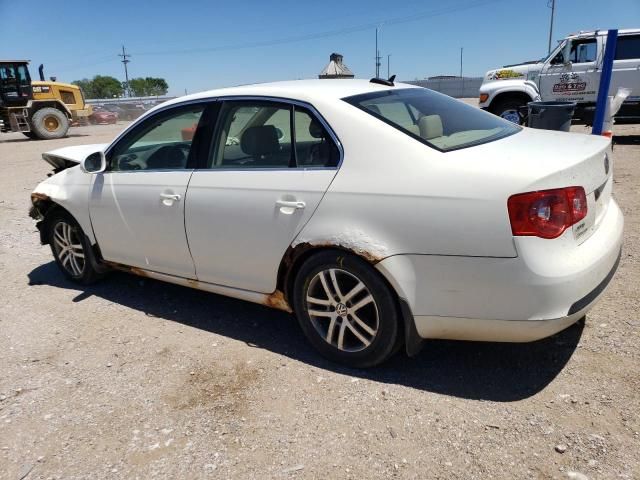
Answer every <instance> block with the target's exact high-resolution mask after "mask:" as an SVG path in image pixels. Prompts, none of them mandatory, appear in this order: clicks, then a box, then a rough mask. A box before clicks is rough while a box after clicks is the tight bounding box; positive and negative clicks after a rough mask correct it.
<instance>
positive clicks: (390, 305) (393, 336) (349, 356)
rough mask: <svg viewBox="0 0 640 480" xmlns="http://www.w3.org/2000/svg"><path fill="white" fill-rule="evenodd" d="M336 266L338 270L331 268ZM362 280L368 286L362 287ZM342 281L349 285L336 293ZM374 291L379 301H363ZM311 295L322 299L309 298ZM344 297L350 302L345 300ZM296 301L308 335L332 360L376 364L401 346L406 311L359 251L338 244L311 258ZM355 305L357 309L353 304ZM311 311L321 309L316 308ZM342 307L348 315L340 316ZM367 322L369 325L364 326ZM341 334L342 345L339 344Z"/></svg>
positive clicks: (301, 275)
mask: <svg viewBox="0 0 640 480" xmlns="http://www.w3.org/2000/svg"><path fill="white" fill-rule="evenodd" d="M331 270H333V272H334V273H333V275H334V276H331V273H329V272H330V271H331ZM321 272H324V273H323V275H324V276H325V279H326V278H329V279H330V281H331V284H330V285H329V287H328V288H329V290H330V293H331V294H334V297H335V298H331V299H330V294H327V293H326V292H327V288H325V285H326V283H323V282H322V280H321V279H320V274H321ZM358 282H361V283H362V284H363V286H364V287H360V286H359V284H358ZM336 283H337V284H338V287H339V288H338V290H339V291H340V290H344V291H342V292H341V293H340V292H339V296H336V295H335V290H336V289H335V288H334V285H335V284H336ZM340 285H342V286H340ZM356 285H358V287H359V288H361V290H359V291H358V292H357V293H356V294H354V295H353V296H352V297H351V299H350V301H347V298H346V297H347V296H348V295H347V294H348V293H351V292H352V291H354V290H356V288H355V286H356ZM368 296H371V298H372V299H373V301H372V302H371V301H369V302H368V303H365V304H364V305H363V306H359V305H361V304H363V302H366V301H367V299H368ZM309 297H311V298H314V299H315V300H316V302H313V301H308V300H307V299H308V298H309ZM324 297H326V298H324ZM320 299H322V301H324V302H330V303H332V304H331V305H330V304H329V303H327V304H326V305H319V304H318V303H317V301H318V300H320ZM329 299H330V300H329ZM337 300H339V301H337ZM351 300H352V301H351ZM342 301H344V303H340V302H342ZM293 304H294V310H295V313H296V316H297V318H298V321H299V322H300V326H301V327H302V331H303V332H304V334H305V336H306V337H307V338H308V339H309V341H310V342H311V344H312V345H313V346H314V347H315V348H316V350H318V351H319V352H320V353H321V354H322V355H323V356H324V357H326V358H328V359H329V360H332V361H334V362H337V363H341V364H343V365H346V366H348V367H353V368H365V367H372V366H374V365H378V364H379V363H382V362H383V361H385V360H386V359H387V358H389V357H390V356H391V355H392V354H393V353H394V351H396V350H397V345H398V342H399V339H398V336H399V332H400V328H399V321H400V317H399V315H398V310H397V307H396V305H397V304H396V299H395V294H394V292H393V291H392V290H391V288H390V287H389V286H388V285H387V283H386V282H385V281H384V279H383V278H382V276H381V275H380V274H379V273H378V272H377V271H376V270H375V269H374V268H373V267H371V265H369V264H368V263H367V262H366V261H364V260H362V259H361V258H359V257H357V256H355V255H351V254H349V253H345V252H340V251H333V250H332V251H324V252H320V253H317V254H315V255H313V256H312V257H310V258H309V259H307V260H306V261H305V262H304V264H303V265H302V266H301V267H300V269H299V270H298V273H297V274H296V277H295V280H294V285H293ZM352 307H356V309H355V310H352ZM310 311H311V312H313V313H316V314H319V315H313V313H312V314H310V313H309V312H310ZM339 312H342V313H343V315H344V317H341V316H339ZM356 312H357V313H356ZM353 315H355V316H356V318H357V321H356V319H355V318H354V316H353ZM334 319H335V320H334ZM374 320H375V321H374ZM344 323H346V325H344V327H343V324H344ZM363 323H364V324H366V326H367V329H365V328H363V327H362V325H363ZM325 326H326V332H325V331H324V327H325ZM332 327H333V328H332ZM330 329H331V334H329V330H330ZM342 331H343V332H344V333H342V335H341V332H342ZM354 332H358V334H359V336H357V335H356V333H354ZM371 332H374V333H371ZM340 337H342V348H339V345H340ZM362 338H364V339H365V340H366V341H363V340H362ZM327 339H329V340H327ZM367 342H368V343H367Z"/></svg>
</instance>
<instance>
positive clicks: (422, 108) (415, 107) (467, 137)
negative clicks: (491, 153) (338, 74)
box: [343, 88, 521, 152]
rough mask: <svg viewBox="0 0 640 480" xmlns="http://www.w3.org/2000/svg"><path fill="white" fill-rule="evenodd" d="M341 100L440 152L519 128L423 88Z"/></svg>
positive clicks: (509, 133)
mask: <svg viewBox="0 0 640 480" xmlns="http://www.w3.org/2000/svg"><path fill="white" fill-rule="evenodd" d="M343 100H344V101H346V102H347V103H350V104H351V105H353V106H355V107H357V108H359V109H361V110H363V111H365V112H367V113H368V114H370V115H372V116H374V117H376V118H378V119H380V120H382V121H383V122H385V123H388V124H389V125H391V126H393V127H395V128H397V129H398V130H400V131H402V132H404V133H406V134H407V135H409V136H411V137H413V138H415V139H416V140H419V141H421V142H422V143H425V144H427V145H429V146H431V147H433V148H436V149H437V150H440V151H443V152H447V151H451V150H457V149H460V148H466V147H471V146H474V145H481V144H483V143H488V142H492V141H495V140H498V139H500V138H504V137H507V136H509V135H513V134H514V133H517V132H519V131H520V130H521V128H520V127H518V126H517V125H514V124H513V123H511V122H508V121H506V120H503V119H501V118H500V117H497V116H495V115H492V114H490V113H487V112H485V111H483V110H480V109H478V108H475V107H472V106H470V105H466V104H464V103H462V102H459V101H457V100H454V99H453V98H451V97H448V96H446V95H442V94H440V93H436V92H434V91H432V90H428V89H426V88H406V89H398V90H385V91H382V92H375V93H367V94H363V95H356V96H353V97H347V98H344V99H343ZM401 112H407V113H406V114H404V113H401Z"/></svg>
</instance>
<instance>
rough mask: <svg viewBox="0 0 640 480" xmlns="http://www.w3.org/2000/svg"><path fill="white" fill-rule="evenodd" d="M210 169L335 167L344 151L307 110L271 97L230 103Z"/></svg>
mask: <svg viewBox="0 0 640 480" xmlns="http://www.w3.org/2000/svg"><path fill="white" fill-rule="evenodd" d="M213 142H214V143H213V148H212V149H211V152H212V153H211V158H210V160H209V163H208V165H207V168H231V169H252V168H258V169H260V168H276V169H282V168H296V167H300V168H308V167H335V166H337V164H338V161H339V157H340V152H339V150H338V148H337V146H336V144H335V142H334V141H333V140H332V138H331V137H330V135H329V134H328V133H327V131H326V129H325V128H324V127H323V126H322V124H321V123H320V122H319V121H318V119H317V118H316V117H315V116H314V115H313V114H312V113H311V112H310V111H309V110H308V109H306V108H304V107H299V106H297V105H290V104H287V103H278V102H270V101H248V100H247V101H228V102H225V103H224V104H223V107H222V109H221V111H220V115H219V117H218V122H217V128H216V133H215V135H214V140H213Z"/></svg>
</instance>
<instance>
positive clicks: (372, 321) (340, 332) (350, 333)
mask: <svg viewBox="0 0 640 480" xmlns="http://www.w3.org/2000/svg"><path fill="white" fill-rule="evenodd" d="M306 307H307V313H308V315H309V318H310V319H311V323H312V324H313V326H314V328H315V329H316V331H317V333H318V334H319V335H320V336H321V337H322V338H323V339H324V341H325V342H327V343H328V344H330V345H332V346H333V347H335V348H337V349H338V350H340V351H343V352H359V351H361V350H364V349H365V348H367V347H368V346H369V345H371V343H372V342H373V340H374V339H375V338H376V335H377V334H378V328H379V324H380V318H379V314H378V306H377V304H376V301H375V299H374V297H373V295H372V294H371V292H370V291H369V289H368V288H367V287H366V285H365V284H364V283H363V282H362V281H361V280H360V279H359V278H357V277H356V276H355V275H353V274H352V273H349V272H347V271H345V270H342V269H339V268H330V269H326V270H321V271H320V272H318V273H317V274H316V275H315V276H314V277H313V278H312V279H311V281H310V282H309V287H308V289H307V293H306Z"/></svg>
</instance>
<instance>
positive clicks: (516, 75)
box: [484, 63, 542, 82]
mask: <svg viewBox="0 0 640 480" xmlns="http://www.w3.org/2000/svg"><path fill="white" fill-rule="evenodd" d="M541 65H542V64H540V63H528V64H523V65H511V66H509V67H502V68H496V69H494V70H489V71H488V72H487V73H486V74H485V76H484V82H493V81H500V80H530V79H531V78H530V74H537V73H538V72H539V71H540V69H541Z"/></svg>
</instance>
